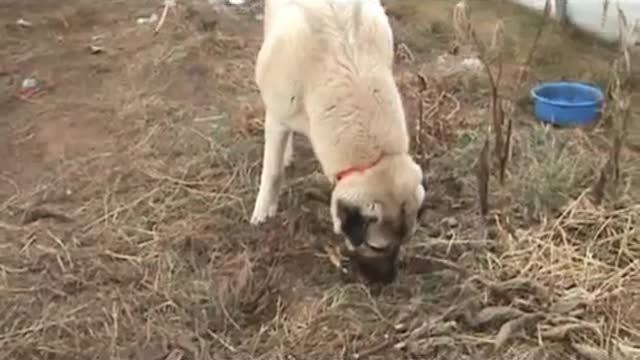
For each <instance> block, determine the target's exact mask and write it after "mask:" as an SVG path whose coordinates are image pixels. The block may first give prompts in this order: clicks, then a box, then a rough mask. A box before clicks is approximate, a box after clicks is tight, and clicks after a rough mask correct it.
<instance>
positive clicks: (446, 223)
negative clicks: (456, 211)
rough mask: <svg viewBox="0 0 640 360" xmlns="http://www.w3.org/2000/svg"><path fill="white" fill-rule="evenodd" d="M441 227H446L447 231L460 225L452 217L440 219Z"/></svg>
mask: <svg viewBox="0 0 640 360" xmlns="http://www.w3.org/2000/svg"><path fill="white" fill-rule="evenodd" d="M442 225H444V226H446V227H447V228H449V229H453V228H457V227H458V226H459V225H460V223H459V222H458V220H456V218H454V217H446V218H444V219H442Z"/></svg>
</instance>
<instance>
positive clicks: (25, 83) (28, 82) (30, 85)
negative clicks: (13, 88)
mask: <svg viewBox="0 0 640 360" xmlns="http://www.w3.org/2000/svg"><path fill="white" fill-rule="evenodd" d="M37 87H38V80H36V79H34V78H26V79H24V80H22V90H29V89H35V88H37Z"/></svg>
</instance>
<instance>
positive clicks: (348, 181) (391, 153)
mask: <svg viewBox="0 0 640 360" xmlns="http://www.w3.org/2000/svg"><path fill="white" fill-rule="evenodd" d="M392 66H393V34H392V31H391V27H390V25H389V20H388V18H387V16H386V14H385V11H384V8H383V7H382V5H381V4H380V0H266V4H265V16H264V40H263V43H262V47H261V49H260V52H259V54H258V57H257V64H256V73H255V76H256V82H257V84H258V87H259V89H260V93H261V96H262V99H263V102H264V104H265V108H266V114H265V126H264V127H265V133H264V136H265V144H264V157H263V162H262V175H261V178H260V188H259V191H258V196H257V199H256V202H255V207H254V210H253V214H252V216H251V223H252V224H254V225H257V224H260V223H262V222H264V221H265V220H266V219H267V218H269V217H271V216H273V215H274V214H275V213H276V211H277V207H278V197H279V192H280V186H281V183H282V177H283V172H284V169H285V167H286V166H287V165H288V164H289V163H290V162H291V159H292V155H293V148H292V132H298V133H302V134H304V135H306V136H307V138H308V139H309V140H310V142H311V145H312V147H313V151H314V153H315V155H316V157H317V158H318V160H319V162H320V164H321V166H322V171H323V173H324V174H325V175H326V176H327V177H328V178H329V180H330V181H331V182H332V184H333V191H332V195H331V204H330V209H331V215H332V220H333V224H334V231H335V232H336V233H337V234H341V235H343V236H344V237H345V240H346V244H347V248H348V249H349V250H350V256H351V257H352V258H353V259H355V260H356V264H358V265H359V268H360V270H361V272H362V273H363V275H365V277H367V278H369V279H371V280H374V281H383V282H390V281H392V280H393V279H394V278H395V275H396V272H397V271H396V268H397V266H396V263H397V261H396V260H397V257H398V251H399V248H400V245H401V244H402V243H403V242H404V241H405V240H407V239H408V238H409V237H410V236H411V235H412V234H413V232H414V231H415V227H416V224H417V218H418V217H419V216H420V213H421V212H422V210H423V209H424V200H425V191H426V183H425V181H424V177H423V173H422V169H421V168H420V167H419V166H418V165H417V164H416V163H415V162H414V160H413V159H412V158H411V156H410V155H409V134H408V132H407V125H406V122H405V115H404V110H403V106H402V102H401V98H400V94H399V92H398V89H397V87H396V84H395V82H394V78H393V74H392Z"/></svg>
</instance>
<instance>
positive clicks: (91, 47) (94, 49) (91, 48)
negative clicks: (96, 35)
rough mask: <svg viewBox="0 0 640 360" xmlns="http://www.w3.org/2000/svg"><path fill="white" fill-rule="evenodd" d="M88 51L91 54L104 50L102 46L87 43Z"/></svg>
mask: <svg viewBox="0 0 640 360" xmlns="http://www.w3.org/2000/svg"><path fill="white" fill-rule="evenodd" d="M89 51H91V53H92V54H100V53H102V52H104V48H103V47H102V46H95V45H89Z"/></svg>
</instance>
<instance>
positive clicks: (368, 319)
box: [0, 0, 640, 360]
mask: <svg viewBox="0 0 640 360" xmlns="http://www.w3.org/2000/svg"><path fill="white" fill-rule="evenodd" d="M390 3H391V4H389V6H391V7H393V6H395V4H394V2H393V1H391V2H390ZM421 4H422V2H421ZM421 4H416V3H413V2H402V7H401V8H395V12H396V13H397V16H399V17H401V18H402V19H401V21H397V20H396V21H394V24H395V25H394V26H400V28H399V29H398V33H399V34H401V36H403V37H404V39H405V40H406V41H403V42H404V43H405V47H404V48H401V49H399V51H400V52H404V53H403V54H404V57H403V59H404V60H403V61H402V62H401V63H400V67H399V71H398V80H399V82H400V85H401V88H402V91H403V96H404V97H405V100H406V105H407V111H408V114H409V116H410V118H412V119H417V118H420V119H422V121H419V122H416V121H414V124H413V127H414V135H415V140H416V141H415V142H414V146H415V148H414V150H415V151H416V155H418V156H419V157H420V158H421V160H422V162H423V163H424V165H425V166H426V167H428V171H429V173H430V174H431V175H432V184H433V185H432V188H431V190H430V191H429V195H430V196H431V198H432V200H433V209H432V211H431V212H430V213H428V214H427V216H426V219H425V226H424V227H423V228H421V229H420V230H419V232H418V234H417V236H416V238H415V239H414V241H412V242H411V244H409V245H408V246H407V249H406V251H405V254H404V256H403V265H402V266H403V269H402V272H401V276H400V279H399V281H398V282H396V283H394V284H392V285H390V286H388V287H384V288H376V287H366V286H364V285H362V284H361V283H359V282H358V281H354V279H350V278H344V277H342V275H341V274H340V273H339V272H338V271H337V270H336V269H335V268H334V267H333V266H332V265H331V263H330V261H328V260H327V258H326V254H325V253H324V251H323V247H324V246H325V245H326V244H327V243H330V242H332V241H334V240H335V239H334V238H333V235H332V234H331V227H330V224H329V216H328V210H327V208H326V205H324V204H322V202H318V199H323V197H324V196H326V192H327V187H326V183H325V181H324V180H323V179H322V177H321V176H319V174H318V172H317V164H316V162H315V160H314V159H313V158H312V157H311V156H310V151H309V148H308V145H307V144H306V143H305V142H304V141H301V142H299V145H300V148H301V152H300V153H299V156H298V158H297V160H296V164H295V168H294V169H293V171H292V174H291V176H289V177H288V180H287V182H288V185H289V186H287V190H286V191H285V193H284V194H283V199H282V201H283V206H282V209H284V210H283V211H282V212H281V214H279V215H278V216H277V218H276V219H274V220H273V221H271V222H269V223H268V224H266V225H265V226H262V227H259V228H251V227H249V226H248V225H247V218H248V216H249V210H250V208H251V206H252V205H253V200H254V196H255V192H256V189H257V179H258V174H259V165H260V162H259V160H260V152H261V140H260V136H261V127H260V117H261V105H260V102H259V100H258V96H257V93H256V89H255V86H254V85H253V83H252V81H251V74H252V71H253V70H252V69H253V57H254V56H255V53H256V51H257V46H258V44H259V40H260V30H261V26H260V22H259V21H256V20H255V19H254V16H255V14H257V13H259V8H258V7H248V8H242V7H239V8H216V11H217V12H216V13H207V11H209V12H210V11H211V8H208V7H203V8H199V7H197V6H196V5H194V7H184V6H182V5H181V4H178V6H177V8H176V11H175V12H173V11H171V10H170V11H169V12H168V15H167V18H166V21H165V23H164V25H163V26H162V29H161V31H160V32H159V33H158V34H157V35H156V36H155V39H159V40H155V41H152V40H150V39H152V37H153V35H151V33H153V29H154V28H155V25H154V26H151V27H148V28H144V27H140V26H138V25H137V24H135V21H130V20H131V15H130V13H131V12H132V11H133V12H135V13H143V14H148V13H149V11H152V10H157V11H160V10H161V7H159V8H158V9H155V8H154V9H151V8H149V7H147V6H146V4H145V3H144V2H141V1H140V2H137V1H133V2H127V5H128V6H130V7H131V9H126V8H123V7H115V6H114V7H108V10H109V11H108V12H105V14H108V15H104V16H103V17H101V16H97V15H96V16H94V17H93V18H92V19H89V20H86V21H87V22H88V24H89V25H91V26H95V27H96V29H98V30H96V31H97V32H101V33H102V32H105V33H111V34H112V35H111V37H108V38H107V40H106V42H105V43H104V44H103V46H104V47H105V48H106V53H105V54H103V55H104V56H103V55H99V56H102V57H96V56H94V55H90V56H89V55H88V56H87V57H83V55H79V54H78V53H76V52H74V51H75V50H74V49H79V48H83V49H84V48H85V45H86V40H87V38H88V37H91V36H93V33H92V32H91V31H89V30H87V28H83V27H82V26H81V25H82V24H83V23H81V22H80V20H81V19H85V18H86V14H87V13H92V14H93V13H95V11H94V10H95V9H96V5H95V3H93V2H83V1H82V0H78V3H77V8H76V9H74V8H73V7H72V6H70V7H69V8H64V9H62V10H61V11H62V15H61V16H63V17H64V18H65V19H66V22H67V23H69V24H70V25H69V26H70V29H69V30H61V29H64V26H62V25H56V26H61V27H60V28H56V27H53V28H52V29H50V31H52V32H54V33H56V32H60V31H63V32H64V31H67V32H64V35H65V39H66V41H67V42H66V43H65V44H64V45H59V46H58V47H55V48H52V47H51V45H50V44H49V43H48V42H47V41H46V39H47V38H46V36H45V33H47V31H44V30H38V28H36V33H28V32H26V33H19V32H15V31H13V30H11V31H9V30H7V31H8V32H7V33H4V34H3V33H0V35H5V36H0V38H2V39H5V38H6V39H8V41H7V43H8V44H10V45H11V46H8V47H0V49H2V50H0V51H2V53H0V55H7V56H6V57H3V58H5V59H11V63H10V65H12V66H13V64H14V63H15V66H17V67H27V66H32V67H37V68H38V69H40V74H42V73H44V74H46V73H52V74H57V73H61V74H63V76H57V77H56V78H55V80H56V81H55V83H56V88H57V89H59V90H58V91H55V90H56V89H54V90H53V91H51V92H49V93H45V94H44V95H43V96H42V97H41V98H38V103H36V104H30V105H26V104H24V103H20V102H17V101H15V100H8V98H2V99H0V100H2V101H6V104H8V105H10V107H9V109H10V111H11V116H10V117H11V119H12V122H8V121H4V119H0V126H2V129H6V130H7V132H8V133H9V134H12V137H13V138H15V139H20V140H15V141H14V140H11V142H10V143H11V147H12V149H15V152H16V153H20V154H23V155H21V156H25V155H24V154H30V153H31V152H35V153H38V151H45V150H47V149H48V150H47V151H51V149H52V148H53V149H55V147H53V146H52V145H51V144H49V145H48V146H46V147H45V150H42V149H41V148H39V147H36V146H40V145H38V144H39V143H36V144H33V143H31V142H29V141H28V137H27V136H26V135H25V134H26V133H29V132H31V133H33V134H35V135H33V136H36V137H37V139H38V141H40V142H45V141H49V142H52V141H53V140H56V139H55V138H54V139H53V140H52V139H51V138H42V137H39V136H41V133H40V132H38V131H37V129H38V128H39V127H41V126H44V125H46V124H47V122H45V121H44V119H45V118H46V119H47V121H49V122H50V123H52V124H55V126H60V127H62V126H65V125H67V124H66V123H65V122H64V121H63V120H64V119H66V118H67V117H69V113H72V114H74V116H75V117H77V118H85V117H86V118H87V119H89V120H91V121H90V122H82V123H79V124H80V125H82V126H89V125H92V124H95V123H104V124H112V125H111V126H109V127H106V129H108V130H109V131H106V130H105V131H104V132H98V134H99V135H98V136H95V137H94V138H91V139H90V140H92V141H94V142H95V146H96V147H97V148H96V149H92V150H91V151H86V152H84V153H72V154H71V155H73V156H71V155H67V153H66V152H65V153H63V156H62V157H55V158H54V160H51V157H44V158H33V159H32V161H31V162H29V164H33V165H34V166H33V167H31V166H29V167H21V168H19V169H22V171H13V170H12V169H16V168H18V167H13V165H12V166H11V167H9V166H8V167H7V170H6V171H5V170H3V172H2V174H1V177H0V182H1V183H2V187H0V194H8V195H7V196H6V197H2V198H0V299H1V300H0V313H1V314H3V315H4V316H2V318H1V319H0V359H35V358H38V359H89V358H92V359H107V358H109V359H124V358H135V359H145V360H147V359H149V360H151V359H153V360H156V359H185V360H186V359H194V360H196V359H198V360H200V359H203V360H204V359H307V358H309V359H311V358H312V359H336V358H343V359H365V358H366V359H385V358H406V359H412V358H431V359H475V358H479V357H481V358H485V359H560V358H561V359H579V358H580V357H579V356H582V358H587V359H616V360H617V359H633V358H637V357H638V356H640V355H638V352H640V317H639V316H638V315H637V313H638V311H639V310H640V309H638V308H637V307H638V306H637V305H636V304H639V303H640V293H639V292H638V290H637V289H640V273H639V268H638V261H637V259H638V258H639V257H640V234H639V233H638V231H637V230H636V229H637V228H638V226H639V225H640V224H638V222H639V220H640V208H639V207H638V205H635V204H637V194H638V192H637V189H638V188H639V186H638V179H640V177H639V176H638V174H639V173H640V172H639V170H638V165H637V161H634V160H633V157H634V156H635V154H633V153H632V152H631V151H630V150H627V149H624V150H623V151H622V152H621V155H620V169H621V175H620V182H619V184H618V185H617V186H616V185H615V184H613V183H611V184H609V185H608V187H607V192H606V194H607V196H605V198H604V201H603V202H602V203H601V204H600V205H595V204H594V202H593V200H592V199H593V196H592V192H591V189H592V186H593V184H594V182H595V181H596V179H597V177H598V175H599V171H600V170H601V168H602V165H603V164H604V163H605V162H606V161H607V159H608V157H609V152H608V151H602V146H606V145H607V144H608V142H606V141H605V142H601V141H600V139H601V138H602V134H603V132H602V131H600V130H599V129H596V130H594V131H587V130H571V131H557V130H553V129H548V128H544V127H542V126H540V125H538V124H532V123H531V122H530V121H529V119H528V115H527V114H526V113H524V112H522V111H521V110H520V109H518V108H516V109H514V110H512V112H513V115H512V116H513V117H514V119H515V120H517V121H515V122H514V123H515V124H516V125H517V126H514V132H513V139H512V141H511V160H510V162H509V166H508V167H507V172H506V178H505V186H504V187H494V186H491V187H489V191H490V192H489V193H488V198H489V199H490V202H489V206H490V210H491V212H490V214H489V216H488V219H485V218H483V217H481V216H480V215H479V214H478V209H477V200H476V199H477V191H478V189H477V184H476V182H475V175H474V162H475V161H476V160H477V158H478V156H477V155H478V152H479V151H480V149H481V148H482V145H483V144H484V141H485V138H486V137H485V131H484V127H481V126H480V124H484V123H486V122H487V121H489V120H488V119H489V112H488V110H487V109H488V103H489V101H490V94H489V91H488V90H487V89H488V84H487V79H486V78H485V77H484V76H483V75H482V73H480V74H469V73H465V71H463V70H461V68H459V67H455V66H454V67H453V68H452V69H450V70H451V71H446V72H445V71H442V72H438V71H433V69H435V68H438V66H439V65H438V62H437V60H436V58H437V56H439V55H440V53H439V52H437V51H436V50H434V49H448V48H450V46H449V45H450V43H449V41H450V40H452V39H451V38H448V37H447V36H446V34H447V32H448V31H449V30H448V28H447V26H450V25H447V19H448V18H449V16H450V10H451V7H452V5H453V2H448V1H438V2H437V3H434V5H430V4H429V5H427V4H422V5H421ZM472 5H473V4H472ZM14 6H15V5H14ZM256 6H257V5H256ZM497 9H501V7H500V6H498V7H497ZM508 9H509V10H508V11H505V10H501V15H503V17H504V20H505V21H504V35H505V39H504V42H505V43H507V44H514V45H513V46H514V52H515V53H517V54H526V53H528V49H529V45H530V43H526V44H520V42H518V41H516V39H514V38H510V37H509V35H510V34H515V35H516V36H519V34H520V33H521V32H523V31H524V30H522V28H521V27H518V28H517V29H516V30H514V31H512V30H511V29H512V27H514V24H515V23H516V22H515V21H514V20H513V19H511V18H510V17H509V16H508V15H510V14H516V12H515V10H513V9H512V8H511V7H508ZM23 11H25V12H26V13H25V15H24V16H27V15H29V18H30V20H32V21H33V22H34V23H35V24H43V25H38V26H53V25H55V24H58V22H56V21H57V20H51V19H50V20H49V22H46V21H44V22H40V21H39V19H43V18H44V19H48V17H47V16H48V15H46V13H47V11H46V8H45V9H41V8H38V7H26V8H24V10H23ZM424 11H429V13H430V14H431V15H430V16H432V17H434V18H436V19H440V20H439V22H437V24H438V25H433V24H428V25H424V22H422V23H420V24H422V25H419V26H423V25H424V26H427V27H429V28H430V29H431V30H430V31H432V30H434V29H436V30H437V31H435V30H434V31H435V32H438V31H440V33H441V34H443V35H442V36H439V37H433V36H431V35H429V36H428V37H427V38H426V39H425V40H424V42H421V41H420V40H419V39H420V38H421V37H424V35H425V33H423V32H420V31H414V30H415V29H414V27H416V26H418V25H415V24H418V23H419V22H418V20H419V19H420V14H421V13H422V12H424ZM511 11H513V13H512V12H511ZM405 12H410V13H411V15H403V14H404V13H405ZM490 13H491V7H487V9H485V10H482V11H480V14H481V15H482V16H486V18H485V19H484V20H483V19H482V18H481V20H480V21H481V22H482V23H484V21H486V22H489V21H491V23H492V24H494V23H495V14H494V15H493V18H491V17H490ZM474 14H475V13H474ZM483 14H484V15H483ZM0 16H2V18H3V20H4V19H5V18H7V19H9V18H10V16H9V15H8V12H7V13H3V12H0ZM403 16H404V17H403ZM474 18H476V17H475V15H474ZM491 19H493V20H491ZM537 20H538V19H536V23H537ZM532 22H533V21H532ZM47 24H48V25H47ZM52 24H53V25H52ZM76 27H77V28H76ZM480 27H481V28H482V26H480ZM493 28H494V27H493V26H492V27H487V29H491V30H493ZM438 29H439V30H438ZM37 31H41V33H37ZM84 32H88V33H89V34H90V35H87V34H86V33H84ZM479 34H480V35H481V36H484V39H490V38H491V36H492V35H493V33H492V31H488V32H486V33H483V32H482V31H480V32H479ZM483 34H484V35H483ZM528 35H529V36H525V38H527V39H532V38H533V35H531V34H528ZM512 36H513V35H512ZM547 36H551V35H547ZM27 40H29V41H32V43H33V44H37V46H35V45H34V46H33V47H32V48H30V50H29V48H28V47H26V45H25V43H26V41H27ZM562 41H568V40H567V39H563V40H559V37H555V36H553V37H552V38H551V39H546V38H545V40H544V41H543V42H542V43H543V44H549V43H552V44H555V43H556V42H557V43H562ZM116 44H117V45H116ZM516 44H520V45H517V46H516ZM432 45H433V46H432ZM118 46H120V47H121V48H122V49H120V50H118ZM507 46H508V45H507ZM572 46H576V47H578V45H572ZM520 47H522V49H520ZM524 49H526V50H527V51H525V50H524ZM543 51H544V50H543ZM51 54H53V55H51ZM407 54H409V55H407ZM9 55H10V56H9ZM51 56H59V57H60V58H62V59H67V60H68V62H67V63H65V62H62V61H61V62H59V63H56V64H53V65H52V64H51V63H50V61H49V60H50V59H51ZM107 56H108V58H107ZM537 57H538V55H536V56H534V60H533V61H532V63H533V65H532V69H531V71H532V74H533V75H537V76H539V77H543V76H553V75H554V73H553V71H551V72H547V71H548V68H547V64H539V65H536V64H537V63H536V58H537ZM453 59H454V60H455V61H459V60H460V59H459V57H456V56H453ZM520 60H521V59H520ZM455 61H453V62H452V63H454V62H455ZM587 62H588V61H587ZM593 62H594V63H599V62H603V63H606V62H605V61H603V60H601V59H600V58H598V60H597V61H595V60H594V61H593ZM509 65H514V64H508V63H507V64H506V67H505V69H510V68H509ZM554 66H558V67H560V64H555V65H554ZM96 68H98V69H99V70H100V69H101V70H100V71H106V72H107V73H108V74H109V77H108V78H100V80H99V81H96V80H92V81H90V82H89V84H90V85H87V86H86V87H85V86H84V85H79V84H80V83H82V81H80V80H83V79H86V78H87V74H92V75H91V76H98V75H95V73H94V72H92V71H94V70H95V69H96ZM514 68H515V66H514ZM571 70H572V71H579V70H576V69H575V68H572V69H571ZM598 71H600V69H598ZM10 74H11V75H10V77H12V76H14V74H13V73H10ZM418 75H420V76H418ZM42 76H44V75H42ZM505 76H507V77H509V78H507V79H511V78H510V77H515V76H516V72H515V71H514V72H513V73H512V72H509V71H507V72H505ZM585 76H586V75H585ZM533 77H534V78H535V76H533ZM90 78H91V77H90ZM92 79H93V78H92ZM71 85H73V86H71ZM78 87H79V88H78ZM6 89H9V90H11V89H12V88H11V87H7V88H6ZM3 91H4V90H3ZM7 93H8V92H7ZM70 99H73V101H71V100H70ZM420 114H422V115H420ZM76 125H77V124H76ZM105 126H106V125H105ZM418 127H419V128H418ZM25 129H27V130H25ZM66 129H67V131H73V130H74V128H73V127H71V128H66ZM114 129H115V130H114ZM112 130H113V131H112ZM82 134H84V135H83V136H85V135H86V133H82ZM89 135H91V134H89ZM86 136H88V135H86ZM104 137H108V138H109V141H105V142H103V141H99V140H103V139H102V138H104ZM25 139H26V140H25ZM69 144H73V142H72V141H71V140H67V144H66V145H67V146H70V145H69ZM30 146H31V147H30ZM0 150H2V149H1V148H0ZM6 158H8V159H9V158H10V157H9V156H7V157H6ZM21 159H22V158H21ZM9 165H11V164H9ZM27 171H30V172H29V173H28V174H27ZM34 179H35V180H34ZM491 181H492V183H493V182H495V180H493V179H492V180H491ZM616 356H617V357H616Z"/></svg>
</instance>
